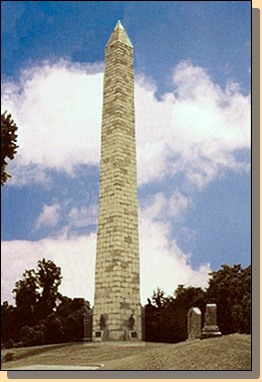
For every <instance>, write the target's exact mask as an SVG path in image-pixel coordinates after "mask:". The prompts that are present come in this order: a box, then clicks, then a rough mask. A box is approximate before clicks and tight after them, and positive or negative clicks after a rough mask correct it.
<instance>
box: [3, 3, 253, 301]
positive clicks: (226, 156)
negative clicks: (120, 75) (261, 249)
mask: <svg viewBox="0 0 262 382" xmlns="http://www.w3.org/2000/svg"><path fill="white" fill-rule="evenodd" d="M250 7H251V4H250V2H248V1H242V2H240V1H206V2H203V1H181V2H180V1H176V2H171V1H162V2H150V1H147V2H144V1H139V2H133V1H128V2H121V1H120V2H118V1H117V2H116V1H107V2H103V1H100V2H97V1H96V2H89V1H81V2H80V1H74V2H71V1H66V2H64V1H54V2H52V1H51V2H50V1H43V2H42V1H34V2H24V1H19V2H18V1H12V2H9V1H3V2H1V12H2V109H3V110H5V109H7V110H8V111H9V112H11V113H12V116H13V118H14V119H15V121H16V123H17V125H18V127H19V130H18V134H19V142H18V143H19V150H18V154H17V156H16V158H15V160H14V161H12V163H10V165H9V166H8V168H9V171H10V172H11V174H12V175H13V177H12V179H11V180H9V181H8V183H6V185H5V186H4V187H3V189H2V261H3V262H2V264H3V266H2V300H8V301H9V302H10V303H11V302H13V300H12V294H11V291H12V289H13V287H14V284H15V281H17V280H18V279H19V278H20V277H21V275H22V273H23V271H24V270H25V269H29V268H34V267H35V265H36V262H37V261H38V260H39V259H41V258H43V257H45V258H50V259H52V260H53V261H54V262H55V263H56V264H57V265H59V266H61V267H62V273H63V283H62V286H61V292H62V293H64V294H65V295H68V296H71V297H85V298H87V299H88V300H89V301H91V302H92V301H93V282H94V264H95V242H96V230H97V216H98V197H99V155H100V154H99V150H100V128H101V110H102V86H103V69H104V48H105V45H106V43H107V41H108V39H109V37H110V35H111V33H112V31H113V29H114V26H115V24H116V22H117V20H118V19H121V21H122V24H123V25H124V28H125V30H126V32H127V34H128V36H129V38H130V40H131V41H132V43H133V46H134V68H135V102H136V136H137V166H138V195H139V232H140V257H141V299H142V302H145V301H146V298H147V297H150V296H151V295H152V292H153V289H156V288H157V287H160V288H162V289H163V290H164V291H165V292H166V293H167V294H172V293H173V291H174V290H175V289H176V287H177V285H178V284H186V285H194V286H203V287H205V286H206V285H207V280H208V272H210V271H211V270H217V269H219V268H220V266H221V264H231V265H233V264H236V263H241V264H242V265H243V266H247V265H249V264H250V262H251V253H250V236H251V235H250V225H251V224H250V198H251V194H250V68H251V62H250V49H251V40H250V38H251V36H250V25H251V19H250V15H251V8H250Z"/></svg>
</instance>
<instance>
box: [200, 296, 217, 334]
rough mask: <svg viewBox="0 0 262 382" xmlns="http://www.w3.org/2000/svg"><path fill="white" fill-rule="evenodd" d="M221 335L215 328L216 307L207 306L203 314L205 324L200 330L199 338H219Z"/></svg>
mask: <svg viewBox="0 0 262 382" xmlns="http://www.w3.org/2000/svg"><path fill="white" fill-rule="evenodd" d="M221 335H222V333H221V332H220V331H219V327H218V326H217V306H216V304H207V305H206V312H205V324H204V327H203V330H202V334H201V338H209V337H219V336H221Z"/></svg>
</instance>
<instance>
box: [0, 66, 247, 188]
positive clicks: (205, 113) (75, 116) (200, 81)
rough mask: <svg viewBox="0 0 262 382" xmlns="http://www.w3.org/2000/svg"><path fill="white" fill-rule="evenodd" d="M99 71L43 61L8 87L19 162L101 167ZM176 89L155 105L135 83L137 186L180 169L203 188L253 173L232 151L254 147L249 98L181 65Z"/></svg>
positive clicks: (146, 88)
mask: <svg viewBox="0 0 262 382" xmlns="http://www.w3.org/2000/svg"><path fill="white" fill-rule="evenodd" d="M101 71H102V66H101V64H100V65H98V66H97V67H95V66H90V65H82V64H81V65H80V64H70V63H68V62H66V61H60V62H58V63H55V64H50V63H48V62H45V63H43V65H39V66H37V67H34V68H30V69H28V70H26V71H24V72H22V74H21V78H20V82H19V83H18V84H14V83H11V82H5V83H3V86H2V94H3V95H2V104H3V109H5V108H6V109H8V110H9V111H10V112H11V113H12V116H13V118H14V120H15V121H16V123H17V125H18V126H19V134H18V137H19V138H18V139H19V142H18V144H19V150H18V154H17V157H16V159H15V162H14V163H15V164H16V165H19V167H20V166H26V165H28V166H32V165H34V166H39V168H41V169H44V168H55V169H58V170H64V171H67V172H70V173H73V168H74V166H75V165H77V164H98V163H99V152H100V150H99V146H100V129H101V114H102V82H103V75H102V72H101ZM173 85H174V93H171V92H170V93H167V94H165V95H164V96H163V98H162V100H157V99H156V97H155V90H156V89H155V87H154V86H153V85H152V84H150V83H149V82H148V81H147V80H146V79H145V78H143V77H141V76H140V77H139V78H137V79H136V84H135V100H136V134H137V157H138V181H139V184H143V183H150V182H152V181H155V182H159V181H160V180H162V179H164V177H165V176H166V175H167V174H168V175H170V174H176V173H179V172H181V173H183V174H184V175H185V176H186V178H187V179H188V181H189V182H191V183H193V184H196V185H197V186H198V187H202V186H204V185H205V184H207V183H208V182H210V181H211V180H213V179H215V177H216V176H217V174H218V173H219V171H223V170H224V169H228V168H230V169H232V170H237V171H243V170H247V169H249V167H248V165H246V164H243V163H241V162H240V161H239V160H238V159H236V157H235V156H234V153H235V151H237V150H243V149H249V148H250V96H245V95H243V94H241V92H240V89H239V86H238V85H237V84H235V83H230V82H229V83H228V85H227V87H226V88H225V89H224V90H223V89H222V88H220V87H219V86H218V85H216V84H215V83H214V82H213V81H212V79H211V78H210V77H209V75H208V74H207V72H206V71H205V69H204V68H201V67H197V66H194V65H192V64H191V63H190V62H188V61H184V62H181V63H180V64H179V65H178V66H177V67H176V68H175V70H174V75H173ZM29 168H30V167H29ZM41 178H43V177H40V179H39V177H38V178H36V179H35V180H36V181H41ZM24 180H25V181H26V180H30V181H32V176H31V177H24ZM42 181H43V179H42ZM12 183H13V184H16V183H19V180H16V179H13V181H12ZM10 184H11V183H10Z"/></svg>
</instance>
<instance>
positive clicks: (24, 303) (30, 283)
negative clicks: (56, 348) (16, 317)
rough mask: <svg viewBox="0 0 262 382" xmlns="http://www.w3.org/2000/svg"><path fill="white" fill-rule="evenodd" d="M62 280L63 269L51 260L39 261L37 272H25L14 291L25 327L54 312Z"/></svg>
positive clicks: (31, 270) (32, 270)
mask: <svg viewBox="0 0 262 382" xmlns="http://www.w3.org/2000/svg"><path fill="white" fill-rule="evenodd" d="M61 280H62V276H61V268H60V267H57V266H56V265H55V264H54V263H53V262H52V261H51V260H45V259H43V260H41V261H38V262H37V268H36V270H34V269H30V270H26V271H25V272H24V274H23V277H22V279H21V280H19V281H17V282H16V284H15V288H14V290H13V293H15V300H16V306H17V309H18V311H19V312H20V315H21V317H22V320H21V321H22V324H23V326H25V325H29V326H32V325H34V324H36V323H37V322H39V320H40V319H42V318H45V317H47V316H48V315H49V314H51V313H53V312H54V309H55V307H56V304H57V303H58V301H59V297H60V294H59V292H58V287H59V285H60V284H61Z"/></svg>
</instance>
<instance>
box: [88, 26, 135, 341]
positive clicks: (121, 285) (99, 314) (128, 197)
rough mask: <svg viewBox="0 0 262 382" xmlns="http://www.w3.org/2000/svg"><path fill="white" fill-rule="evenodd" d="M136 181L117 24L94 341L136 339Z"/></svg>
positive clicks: (123, 38) (128, 63) (129, 60)
mask: <svg viewBox="0 0 262 382" xmlns="http://www.w3.org/2000/svg"><path fill="white" fill-rule="evenodd" d="M136 178H137V176H136V143H135V115H134V69H133V47H132V44H131V42H130V40H129V38H128V37H127V35H126V32H125V31H124V29H123V27H122V25H121V24H120V23H119V22H118V24H117V25H116V28H115V30H114V31H113V33H112V35H111V37H110V39H109V42H108V44H107V46H106V58H105V74H104V94H103V116H102V137H101V161H100V199H99V219H98V235H97V252H96V273H95V300H94V314H93V338H98V337H99V336H101V338H102V340H124V339H129V338H130V333H131V332H132V336H134V337H135V338H137V339H141V335H142V333H141V306H140V288H139V282H140V280H139V245H138V202H137V180H136ZM130 317H132V318H131V319H130ZM132 319H134V320H133V321H134V324H133V328H132V325H131V326H130V322H133V321H132ZM130 320H131V321H130ZM99 331H100V334H99Z"/></svg>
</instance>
